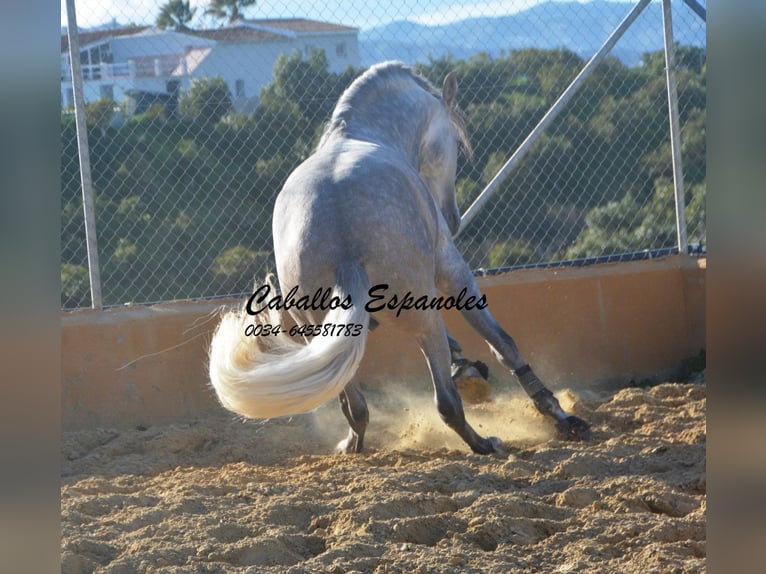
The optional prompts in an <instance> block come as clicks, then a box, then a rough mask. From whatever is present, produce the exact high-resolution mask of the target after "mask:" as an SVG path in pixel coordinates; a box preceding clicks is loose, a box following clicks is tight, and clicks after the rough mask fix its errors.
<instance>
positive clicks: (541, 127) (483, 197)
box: [455, 0, 650, 237]
mask: <svg viewBox="0 0 766 574" xmlns="http://www.w3.org/2000/svg"><path fill="white" fill-rule="evenodd" d="M649 2H650V0H640V2H638V4H636V5H635V6H634V7H633V9H632V10H631V11H630V12H629V13H628V15H627V16H625V18H624V19H623V21H622V22H620V24H619V25H618V26H617V28H615V30H614V32H612V33H611V35H610V36H609V37H608V38H607V39H606V41H605V42H604V44H603V45H602V46H601V48H599V50H598V52H596V53H595V54H594V55H593V57H592V58H591V59H590V60H588V63H587V64H585V66H584V67H583V69H582V70H580V73H579V74H577V77H576V78H575V79H574V80H572V83H571V84H569V86H567V89H566V90H564V92H563V93H562V94H561V95H560V96H559V98H558V99H557V100H556V101H555V102H554V103H553V105H552V106H551V109H550V110H548V113H546V114H545V115H544V116H543V118H542V119H541V120H540V123H538V124H537V125H536V126H535V128H534V129H533V130H532V131H531V132H530V134H529V135H528V136H527V137H526V139H525V140H524V141H523V142H521V145H520V146H519V147H518V149H517V150H516V151H515V152H514V153H513V155H511V157H509V158H508V161H506V162H505V164H504V165H503V167H501V168H500V171H499V172H498V173H497V175H495V177H493V178H492V181H490V182H489V183H488V184H487V187H485V188H484V189H483V190H482V192H481V193H480V194H479V196H478V197H477V198H476V199H475V200H474V202H473V203H472V204H471V205H470V207H469V208H468V210H467V211H466V212H465V213H464V214H463V217H462V218H461V220H460V228H459V229H458V230H457V233H455V237H457V236H458V235H459V234H460V232H461V231H463V230H464V229H465V228H466V227H467V226H468V224H469V223H470V222H471V220H472V219H473V218H474V217H475V216H476V214H477V213H478V212H479V210H480V209H481V208H482V206H483V205H484V204H485V203H486V202H487V201H488V200H489V198H490V197H491V196H492V194H493V193H494V192H495V191H496V190H497V188H498V187H499V185H500V183H501V182H502V181H503V180H504V179H505V178H506V177H508V175H509V174H510V173H511V171H512V170H513V169H514V168H515V167H516V165H518V163H519V162H520V161H521V159H522V158H523V157H524V156H525V155H526V153H527V151H529V148H531V147H532V144H533V143H535V141H537V138H538V137H540V135H541V134H542V133H543V132H544V131H545V130H546V129H547V128H548V126H549V125H550V124H551V123H553V120H554V119H556V116H558V115H559V112H560V111H561V110H562V109H563V108H564V106H566V105H567V103H568V102H569V100H570V99H572V97H573V96H574V95H575V94H576V93H577V91H578V90H579V89H580V87H581V86H582V84H583V82H584V81H585V79H586V78H587V77H588V76H589V75H590V73H591V72H592V71H593V69H594V68H595V67H596V66H597V65H598V64H599V62H601V60H603V59H604V58H605V57H606V55H607V54H608V53H609V51H610V50H611V49H612V48H613V47H614V45H615V44H616V43H617V40H619V39H620V38H621V37H622V35H623V34H624V33H625V32H626V31H627V29H628V28H630V26H631V24H633V22H634V21H635V20H636V18H638V16H639V15H640V14H641V12H642V11H643V10H644V8H646V7H647V6H648V5H649Z"/></svg>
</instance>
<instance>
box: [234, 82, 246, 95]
mask: <svg viewBox="0 0 766 574" xmlns="http://www.w3.org/2000/svg"><path fill="white" fill-rule="evenodd" d="M234 95H235V96H236V97H238V98H244V97H245V80H236V81H235V82H234Z"/></svg>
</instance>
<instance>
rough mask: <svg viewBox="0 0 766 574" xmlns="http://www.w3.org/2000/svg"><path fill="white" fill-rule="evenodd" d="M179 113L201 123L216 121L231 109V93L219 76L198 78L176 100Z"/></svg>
mask: <svg viewBox="0 0 766 574" xmlns="http://www.w3.org/2000/svg"><path fill="white" fill-rule="evenodd" d="M178 109H179V110H180V111H181V113H182V114H183V115H184V116H186V117H188V118H191V119H193V120H195V121H199V122H202V123H216V122H218V121H219V120H220V119H221V118H223V117H224V116H225V115H226V114H227V113H229V111H231V109H232V103H231V94H230V93H229V87H228V86H227V85H226V82H225V81H224V79H223V78H221V77H220V76H217V77H215V78H200V79H198V80H194V81H193V82H192V85H191V87H190V88H189V90H188V91H186V92H185V93H184V94H183V95H182V96H181V99H180V100H179V101H178Z"/></svg>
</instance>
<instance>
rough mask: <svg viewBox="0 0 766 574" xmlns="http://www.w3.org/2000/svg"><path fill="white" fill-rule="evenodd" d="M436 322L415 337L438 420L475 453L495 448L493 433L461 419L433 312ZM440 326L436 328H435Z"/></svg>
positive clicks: (443, 332) (445, 347)
mask: <svg viewBox="0 0 766 574" xmlns="http://www.w3.org/2000/svg"><path fill="white" fill-rule="evenodd" d="M434 317H435V318H436V319H435V322H436V323H437V324H436V325H434V327H433V328H432V329H431V330H430V331H429V332H428V333H426V334H424V335H422V336H421V337H419V338H418V342H419V343H420V348H421V350H422V351H423V354H424V355H425V357H426V360H427V361H428V368H429V369H430V370H431V378H432V379H433V385H434V399H435V401H436V408H437V410H438V411H439V415H440V416H441V418H442V420H443V421H444V422H445V423H447V426H449V427H450V428H451V429H452V430H454V431H455V432H456V433H457V434H458V435H459V436H460V438H462V439H463V440H464V441H465V442H466V443H467V444H468V446H470V447H471V450H473V451H474V452H477V453H479V454H489V453H491V452H495V451H496V450H497V448H498V447H499V446H500V445H501V444H502V443H501V441H500V439H498V438H495V437H488V438H484V437H482V436H480V435H479V434H478V433H477V432H476V431H475V430H473V428H472V427H471V425H469V424H468V423H467V422H466V420H465V413H464V411H463V403H462V401H461V399H460V394H459V393H458V390H457V387H456V386H455V383H454V382H453V381H452V375H451V373H450V345H449V342H448V339H447V337H448V336H447V331H446V329H444V324H443V322H442V320H441V317H440V316H439V315H438V314H437V315H435V316H434ZM439 327H440V328H439Z"/></svg>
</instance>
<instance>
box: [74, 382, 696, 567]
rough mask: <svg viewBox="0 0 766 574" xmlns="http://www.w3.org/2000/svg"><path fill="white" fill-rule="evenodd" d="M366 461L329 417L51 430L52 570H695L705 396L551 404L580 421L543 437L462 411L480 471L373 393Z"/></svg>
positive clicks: (533, 429) (440, 431) (590, 398)
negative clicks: (473, 434) (501, 451)
mask: <svg viewBox="0 0 766 574" xmlns="http://www.w3.org/2000/svg"><path fill="white" fill-rule="evenodd" d="M365 394H366V396H367V398H368V403H369V404H370V412H371V423H370V429H369V432H368V440H367V452H366V453H364V454H362V455H333V454H329V453H330V452H331V451H332V448H333V446H334V444H335V443H336V442H337V441H338V440H339V439H340V438H341V437H343V436H345V433H346V429H345V421H344V419H343V417H342V415H341V414H340V411H339V409H338V408H337V405H336V404H331V405H326V406H325V407H322V408H320V409H319V410H318V411H316V412H315V413H312V414H309V415H304V416H301V417H294V418H292V419H289V420H288V419H285V420H272V421H265V422H264V421H260V422H255V421H247V422H243V421H241V420H237V419H234V418H232V417H231V416H228V415H227V414H225V413H223V412H222V413H220V415H215V416H211V417H207V418H204V419H200V420H194V421H187V422H184V423H183V424H175V425H171V426H158V427H151V428H137V429H131V430H129V431H124V430H120V431H118V430H113V429H95V430H88V431H80V432H70V433H65V434H64V436H63V445H62V463H61V464H62V488H61V512H62V572H63V573H65V574H73V573H81V572H112V573H116V572H124V573H134V572H167V573H170V572H247V573H256V572H289V573H314V572H330V573H342V572H378V573H383V572H546V573H566V572H573V573H574V572H577V573H581V572H604V573H614V572H640V573H642V574H643V573H650V572H657V573H663V574H667V573H685V572H703V571H705V565H706V538H705V525H706V478H705V459H706V454H705V452H706V450H705V442H706V427H705V419H706V416H705V412H706V385H705V382H704V373H703V374H702V376H701V377H700V376H698V377H697V380H696V381H694V382H692V383H663V384H660V385H657V386H653V387H648V388H626V389H621V390H619V391H608V392H607V391H601V392H596V391H579V392H578V393H577V394H575V393H574V392H571V391H566V390H564V391H559V392H557V396H558V397H559V399H560V400H561V401H562V404H563V405H564V406H565V408H569V409H571V410H572V411H573V412H574V413H575V414H578V415H579V416H581V417H583V418H585V419H587V420H588V421H590V422H591V423H592V424H593V429H594V433H593V435H594V436H593V439H592V440H591V441H590V442H588V443H566V442H561V441H558V440H556V439H555V438H553V429H552V425H551V424H550V423H549V422H548V421H547V420H545V419H543V417H541V416H540V415H538V414H537V413H536V412H535V411H534V409H533V408H532V406H531V404H530V403H529V401H528V400H527V399H525V398H523V397H521V396H520V395H516V394H506V395H503V394H500V395H497V394H495V395H494V396H493V398H492V400H491V402H488V403H484V404H481V405H476V406H467V407H466V412H467V416H468V418H469V420H470V421H471V422H472V423H473V424H474V427H475V428H477V430H479V432H482V433H484V434H492V435H496V436H499V437H501V438H502V439H503V440H505V441H506V442H505V446H506V450H507V453H506V455H507V456H505V457H500V456H489V457H485V456H477V455H474V454H472V453H470V451H469V450H468V449H467V447H465V446H464V445H463V444H462V442H460V440H459V439H457V437H455V436H453V434H452V433H451V431H449V430H447V429H446V428H445V427H444V425H443V424H442V423H441V421H439V419H438V416H437V415H436V412H435V408H434V407H433V405H432V404H431V402H430V397H429V396H427V395H422V396H414V397H413V396H406V394H405V389H404V388H403V387H395V386H394V387H392V388H390V389H389V390H388V392H387V393H383V392H377V391H367V392H366V393H365Z"/></svg>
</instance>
